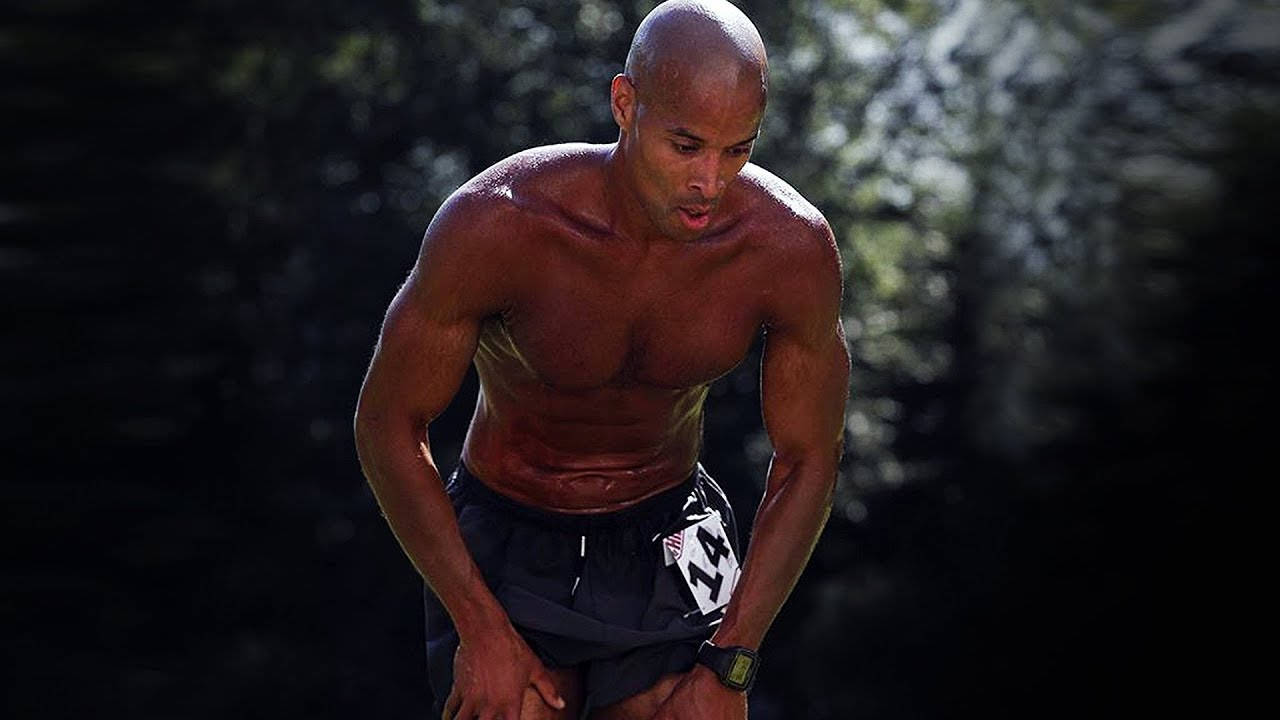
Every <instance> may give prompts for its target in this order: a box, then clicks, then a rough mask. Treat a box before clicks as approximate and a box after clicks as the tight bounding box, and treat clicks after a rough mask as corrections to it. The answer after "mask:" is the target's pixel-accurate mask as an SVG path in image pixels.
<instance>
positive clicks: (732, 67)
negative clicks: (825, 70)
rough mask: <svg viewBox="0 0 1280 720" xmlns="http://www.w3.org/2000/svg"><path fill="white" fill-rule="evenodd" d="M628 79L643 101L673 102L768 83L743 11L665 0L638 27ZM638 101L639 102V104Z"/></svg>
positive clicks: (695, 0) (720, 3) (701, 0)
mask: <svg viewBox="0 0 1280 720" xmlns="http://www.w3.org/2000/svg"><path fill="white" fill-rule="evenodd" d="M626 75H627V77H628V78H630V79H631V81H632V83H634V84H635V86H636V89H637V91H638V92H639V94H640V96H641V98H643V100H648V101H650V102H664V101H676V102H679V101H680V98H681V97H682V96H683V95H684V94H685V93H687V92H689V91H691V90H693V91H702V92H718V91H725V90H729V89H730V88H734V87H742V86H743V85H744V84H747V85H750V86H752V87H758V88H759V92H760V105H761V106H762V107H763V105H764V101H765V97H766V94H767V91H768V85H769V63H768V60H767V58H766V57H765V50H764V42H763V41H762V40H761V39H760V33H759V32H757V31H756V28H755V25H753V24H752V23H751V20H749V19H748V18H747V16H746V15H743V14H742V11H741V10H739V9H738V8H736V7H734V6H733V5H732V4H730V3H728V2H726V1H725V0H669V1H668V2H664V3H662V4H661V5H658V6H657V7H656V8H654V9H653V11H652V12H650V13H649V14H648V15H647V16H646V17H645V19H644V21H643V22H641V23H640V27H639V28H637V29H636V34H635V37H634V38H633V39H632V41H631V50H630V52H628V53H627V67H626ZM643 100H642V101H643Z"/></svg>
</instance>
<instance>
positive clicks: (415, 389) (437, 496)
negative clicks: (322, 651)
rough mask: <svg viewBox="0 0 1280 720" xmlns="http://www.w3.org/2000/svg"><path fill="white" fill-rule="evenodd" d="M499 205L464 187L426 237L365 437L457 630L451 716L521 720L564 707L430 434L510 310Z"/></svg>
mask: <svg viewBox="0 0 1280 720" xmlns="http://www.w3.org/2000/svg"><path fill="white" fill-rule="evenodd" d="M497 202H499V201H497V200H494V199H492V198H486V197H484V196H481V195H479V194H477V193H475V192H469V191H467V190H466V188H465V187H464V189H463V190H460V191H459V192H458V193H455V195H454V196H453V197H451V198H450V199H449V200H448V201H447V202H446V203H445V205H444V206H442V207H441V209H440V211H439V212H438V213H437V214H436V217H435V218H434V219H433V220H432V222H431V225H430V227H428V228H427V232H426V236H425V238H424V240H423V243H422V250H421V252H420V253H419V255H418V260H417V262H416V263H415V265H414V268H413V270H412V272H411V273H410V275H409V278H408V280H407V281H406V282H405V284H404V286H403V287H401V288H400V291H399V292H398V293H396V296H395V299H394V300H392V302H391V306H390V308H389V309H388V310H387V315H386V318H385V320H384V321H383V326H382V333H381V336H380V337H379V340H378V345H377V347H376V349H375V350H374V354H373V360H372V362H371V363H370V366H369V371H368V374H367V375H366V377H365V381H364V386H363V387H362V388H361V391H360V399H359V402H358V405H357V409H356V417H355V436H356V448H357V452H358V454H359V457H360V464H361V467H362V468H363V470H364V473H365V477H366V478H367V479H368V481H369V485H370V487H371V488H372V489H373V492H374V495H375V496H376V497H377V500H378V504H379V505H380V506H381V508H382V512H383V514H384V515H385V516H386V518H387V521H388V523H389V524H390V526H391V529H392V531H393V532H394V533H395V536H396V538H397V539H398V540H399V542H400V545H401V547H403V548H404V551H405V554H406V555H408V556H409V559H410V560H411V561H412V562H413V565H414V567H416V568H417V570H418V572H419V573H421V575H422V577H423V578H425V579H426V581H427V583H428V584H429V585H430V586H431V590H432V591H433V592H434V593H435V594H436V596H437V597H439V598H440V601H441V604H443V605H444V607H445V609H446V610H447V611H448V612H449V615H450V616H451V617H452V618H453V621H454V625H455V626H456V627H457V629H458V634H459V637H460V639H461V643H460V649H459V657H458V659H457V660H456V661H455V681H454V695H453V696H451V697H450V704H451V706H452V707H451V709H455V708H457V707H458V706H459V705H461V706H462V708H464V709H467V708H470V710H471V711H474V712H479V711H482V710H488V709H490V708H494V709H499V710H504V709H509V708H510V707H514V708H515V714H518V712H519V703H520V701H521V698H522V696H523V693H524V690H525V688H526V687H527V686H528V685H529V684H530V683H531V682H532V683H533V684H534V685H535V686H539V687H538V689H539V691H540V692H541V693H542V694H543V696H544V698H545V699H546V700H547V702H548V703H553V704H555V703H556V702H558V698H556V695H555V690H554V687H553V686H552V685H551V683H550V679H549V677H547V675H546V670H545V668H542V665H541V663H538V661H537V660H536V658H534V657H533V655H532V653H531V652H530V651H529V649H528V647H527V646H525V644H524V642H523V641H522V640H520V638H519V636H518V635H516V633H515V631H514V629H513V628H512V627H511V624H510V621H509V619H508V618H507V616H506V613H505V612H504V611H503V609H502V607H501V605H499V604H498V601H497V599H496V598H494V596H493V594H492V593H491V592H490V591H489V589H488V587H487V586H486V585H485V583H484V579H483V578H482V576H481V574H480V571H479V569H478V568H477V567H476V564H475V562H474V560H473V559H472V557H471V554H470V553H469V552H468V551H467V548H466V546H465V544H464V542H463V539H462V536H461V534H460V532H459V529H458V522H457V518H456V517H455V515H454V512H453V507H452V505H451V504H450V501H449V498H448V496H447V495H446V494H445V492H444V487H443V484H442V483H441V481H440V472H439V470H438V469H437V467H436V464H435V460H434V459H433V457H432V455H431V448H430V443H429V439H428V433H427V426H428V424H429V423H430V422H431V421H432V420H434V419H435V418H436V417H437V416H438V415H439V414H440V413H441V412H443V411H444V409H445V408H446V407H447V406H448V404H449V402H450V400H451V399H452V398H453V396H454V394H455V393H456V392H457V390H458V386H459V385H460V384H461V383H462V380H463V378H464V376H465V374H466V370H467V367H468V365H470V363H471V360H472V357H473V356H474V354H475V350H476V344H477V341H478V338H479V331H480V324H481V322H482V321H483V320H484V318H486V317H488V316H490V315H492V314H494V313H496V312H500V311H501V310H503V309H504V307H505V306H506V304H507V303H508V302H509V298H508V297H507V294H508V291H507V289H506V288H505V287H504V286H503V284H502V281H503V279H504V277H506V274H505V273H503V272H502V271H501V269H500V268H495V267H494V263H495V262H500V260H499V257H500V252H499V248H497V247H496V244H495V239H498V238H501V237H502V235H501V233H498V232H496V228H495V227H494V226H495V224H496V222H497V221H498V218H496V217H494V216H495V215H500V213H501V211H500V209H498V208H495V203H497ZM530 661H532V662H530ZM459 663H461V664H462V665H463V666H464V667H459ZM521 672H524V676H523V677H519V674H520V673H521ZM455 696H456V697H455ZM466 717H471V715H466ZM513 717H514V715H513Z"/></svg>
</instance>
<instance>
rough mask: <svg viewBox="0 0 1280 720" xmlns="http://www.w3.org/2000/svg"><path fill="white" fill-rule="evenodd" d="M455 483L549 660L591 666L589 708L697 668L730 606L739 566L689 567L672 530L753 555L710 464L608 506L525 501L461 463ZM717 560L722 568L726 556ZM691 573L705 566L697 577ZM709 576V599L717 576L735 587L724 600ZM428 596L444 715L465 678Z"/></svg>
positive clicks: (516, 616) (512, 607) (478, 554)
mask: <svg viewBox="0 0 1280 720" xmlns="http://www.w3.org/2000/svg"><path fill="white" fill-rule="evenodd" d="M447 492H448V494H449V497H450V499H451V500H452V502H453V507H454V510H455V511H456V512H457V515H458V525H459V527H460V529H461V532H462V538H463V540H464V541H465V542H466V545H467V548H468V549H469V550H470V552H471V555H472V557H473V558H474V559H475V562H476V565H477V566H478V567H479V568H480V572H481V574H482V575H483V576H484V579H485V582H486V583H487V584H488V586H489V589H490V590H492V591H493V593H494V595H495V596H496V597H497V598H498V601H499V602H500V603H501V604H502V606H503V607H504V608H505V609H506V611H507V615H508V616H509V617H510V618H511V623H512V625H513V626H514V627H515V628H516V630H517V631H518V632H519V633H520V634H521V636H523V637H524V639H525V641H526V642H528V644H529V647H531V648H532V649H533V651H534V653H536V654H537V656H538V657H539V658H540V659H541V660H542V662H543V663H544V664H545V665H546V666H547V667H549V668H568V667H578V668H580V669H581V670H582V671H583V679H584V693H585V696H586V701H585V703H584V709H583V717H585V716H586V713H587V712H590V711H591V709H593V708H599V707H602V706H605V705H609V704H611V703H614V702H617V701H619V700H622V699H624V698H627V697H629V696H631V695H634V694H636V693H638V692H641V691H643V690H645V689H647V688H649V687H651V686H652V685H653V684H654V683H655V682H656V681H657V680H658V679H659V678H660V677H662V676H663V675H665V674H667V673H673V672H687V671H688V670H689V669H690V668H692V667H693V660H694V654H695V652H696V651H697V649H698V646H699V645H700V644H701V643H702V641H703V640H706V639H708V638H710V637H711V634H712V632H714V630H715V627H716V624H718V623H719V622H720V620H721V618H722V616H723V603H726V602H727V601H728V597H727V596H728V595H729V593H730V592H731V590H732V587H731V586H732V583H733V582H734V581H735V580H736V576H735V577H734V578H732V579H729V580H728V582H724V583H723V584H721V583H722V582H723V580H721V578H720V577H719V576H720V574H719V573H716V574H715V575H712V574H709V573H708V574H704V573H700V571H699V570H698V569H697V568H694V569H692V571H691V570H690V567H692V566H688V565H687V562H688V561H687V558H686V567H684V574H682V568H681V565H680V564H679V563H676V562H673V561H672V549H673V548H674V550H675V552H676V553H679V552H680V547H679V545H680V544H681V543H680V542H679V540H674V542H673V539H672V537H671V536H672V534H673V533H675V534H677V535H680V534H681V531H682V530H684V529H685V528H691V530H689V531H687V532H685V533H684V534H685V535H686V536H687V537H688V538H689V541H688V544H690V545H691V544H694V543H695V542H697V540H696V538H697V537H702V538H708V537H710V538H711V540H712V542H713V543H715V544H714V545H712V546H710V547H708V549H709V550H710V552H711V553H712V554H711V555H710V557H711V558H712V559H717V558H719V557H722V556H721V555H720V551H718V550H717V549H716V548H721V549H722V550H727V549H728V546H729V545H731V546H732V551H733V558H741V554H740V553H739V552H738V531H737V527H736V523H735V521H734V518H733V512H732V509H731V508H730V506H729V502H728V499H727V498H726V497H725V495H724V492H723V491H722V490H721V489H720V487H719V486H718V485H716V483H715V481H714V480H712V479H711V476H710V475H708V474H707V473H706V471H705V470H704V469H703V468H702V466H701V465H698V466H697V468H696V469H695V470H694V472H693V474H692V475H691V476H690V477H689V479H688V480H686V481H685V482H683V483H681V484H680V485H678V486H676V487H673V488H671V489H669V490H665V491H663V492H662V493H660V494H658V495H655V496H654V497H651V498H648V499H646V500H643V501H641V502H640V503H638V504H636V505H633V506H631V507H629V508H626V509H624V510H621V511H619V512H616V513H608V514H604V515H599V514H592V515H581V514H567V513H556V512H548V511H546V510H541V509H538V508H533V507H529V506H527V505H522V504H520V503H518V502H516V501H515V500H512V499H511V498H509V497H506V496H505V495H501V494H499V493H498V492H496V491H494V490H492V489H491V488H489V487H488V486H487V485H485V484H484V483H482V482H481V481H480V480H479V479H478V478H476V477H475V476H474V475H472V474H471V473H470V472H469V471H468V470H467V468H466V466H465V465H463V464H461V463H459V465H458V469H457V470H455V471H454V473H453V474H452V475H451V476H450V478H449V481H448V484H447ZM715 512H718V513H719V520H720V523H719V527H716V526H715V515H714V513H715ZM709 518H710V519H709ZM699 521H702V523H707V522H710V523H712V525H710V526H707V525H705V524H700V525H698V527H699V528H706V527H710V530H711V532H710V533H706V532H704V533H702V534H701V535H695V532H694V530H693V529H692V528H693V526H695V524H698V523H699ZM711 535H716V537H711ZM721 539H725V540H727V543H721V542H720V540H721ZM664 545H666V546H667V549H666V550H665V554H664ZM701 557H702V558H703V560H704V561H705V560H706V557H707V556H705V555H703V556H701ZM733 562H734V563H735V564H736V562H737V561H736V560H733ZM704 567H705V563H704ZM710 570H711V572H712V573H714V572H715V565H714V564H713V565H711V567H710ZM690 573H692V574H699V575H701V577H700V578H694V580H693V582H692V585H691V584H690V580H689V574H690ZM729 574H730V575H732V574H733V573H731V572H730V573H729ZM700 581H701V582H702V585H701V586H700V585H699V582H700ZM712 582H714V583H715V584H714V585H711V584H710V583H712ZM700 587H701V588H703V592H702V594H703V598H702V603H703V604H702V608H706V607H708V606H709V604H711V603H709V602H708V600H707V597H708V593H707V590H706V588H708V587H710V588H712V589H714V590H716V591H717V592H721V591H723V596H722V597H720V598H718V599H716V600H715V601H714V602H715V603H718V604H720V605H721V606H720V607H719V608H717V609H714V610H710V611H705V610H703V609H700V606H699V604H698V599H697V598H696V597H695V594H694V593H695V591H696V590H694V589H696V588H700ZM691 588H692V589H691ZM425 597H426V599H425V604H426V616H427V672H428V676H429V680H430V683H431V690H432V693H433V694H434V696H435V708H436V710H435V713H436V717H439V716H440V713H441V712H442V711H443V708H444V702H445V700H446V699H447V698H448V696H449V690H450V688H451V687H452V685H453V655H454V652H455V651H456V650H457V647H458V634H457V631H456V630H455V628H454V626H453V622H452V621H451V620H450V618H449V615H448V613H446V612H445V610H444V608H443V607H442V606H441V605H440V602H439V601H438V600H437V599H436V597H435V595H434V594H432V593H431V591H430V590H429V589H428V590H427V592H426V593H425Z"/></svg>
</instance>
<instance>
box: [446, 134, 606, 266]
mask: <svg viewBox="0 0 1280 720" xmlns="http://www.w3.org/2000/svg"><path fill="white" fill-rule="evenodd" d="M608 148H609V146H607V145H589V144H586V143H567V144H563V145H547V146H541V147H534V148H530V149H528V150H523V151H521V152H518V153H515V154H513V155H509V156H508V157H506V158H503V159H502V160H499V161H498V162H496V163H494V164H493V165H491V166H489V167H488V168H486V169H485V170H483V171H481V172H480V173H478V174H477V175H475V176H474V177H472V178H471V179H470V180H468V181H467V182H465V183H463V184H462V186H461V187H459V188H458V189H457V190H455V191H454V192H453V194H452V195H450V196H449V198H448V199H447V200H446V201H445V203H444V204H443V205H442V206H441V209H440V212H439V213H438V215H437V218H436V222H446V223H448V224H449V226H450V227H451V228H454V229H456V230H457V231H458V234H460V235H464V236H467V237H470V238H472V239H473V240H475V241H479V242H486V241H487V242H497V241H498V240H499V239H500V238H502V239H504V240H505V241H508V242H509V241H510V240H511V239H512V238H519V237H531V236H533V235H534V234H536V233H528V232H526V233H511V232H497V231H499V230H504V229H505V230H508V231H509V230H510V229H512V228H518V227H521V226H524V227H525V228H526V229H529V227H530V226H532V225H536V224H537V222H538V219H539V218H540V217H557V216H560V215H563V213H564V207H565V205H566V204H567V203H568V204H572V203H573V202H574V201H575V200H576V201H578V202H581V199H582V197H583V188H589V187H598V175H599V172H600V168H601V166H602V163H603V160H604V157H605V156H606V155H607V152H608Z"/></svg>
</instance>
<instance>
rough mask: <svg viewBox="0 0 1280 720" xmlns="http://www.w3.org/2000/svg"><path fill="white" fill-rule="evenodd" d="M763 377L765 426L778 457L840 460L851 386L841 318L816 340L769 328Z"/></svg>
mask: <svg viewBox="0 0 1280 720" xmlns="http://www.w3.org/2000/svg"><path fill="white" fill-rule="evenodd" d="M761 376H762V377H761V401H762V405H763V415H764V427H765V431H766V432H767V433H768V434H769V440H770V442H772V444H773V448H774V454H775V456H776V458H777V460H778V461H782V462H784V463H788V464H791V463H798V462H801V461H803V460H806V459H810V458H817V459H820V460H821V461H824V462H825V461H831V462H833V463H834V462H836V461H838V460H839V453H840V440H841V437H842V434H843V428H844V409H845V402H846V399H847V397H848V387H849V386H848V381H849V353H848V349H847V347H846V345H845V339H844V333H843V331H842V330H841V329H840V324H839V320H836V321H834V322H833V323H832V326H831V327H830V328H829V329H828V330H826V331H824V332H823V333H822V334H821V336H819V337H816V338H804V337H800V336H797V335H796V334H794V333H789V332H787V331H786V330H776V329H775V330H770V331H769V332H768V333H767V334H766V336H765V346H764V359H763V363H762V370H761Z"/></svg>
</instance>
